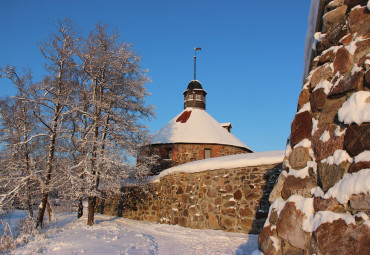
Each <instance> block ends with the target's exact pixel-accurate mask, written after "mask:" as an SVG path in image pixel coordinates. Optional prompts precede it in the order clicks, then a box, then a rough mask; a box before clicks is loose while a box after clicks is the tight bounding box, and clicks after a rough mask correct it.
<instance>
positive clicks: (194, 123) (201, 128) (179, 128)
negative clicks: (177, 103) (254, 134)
mask: <svg viewBox="0 0 370 255" xmlns="http://www.w3.org/2000/svg"><path fill="white" fill-rule="evenodd" d="M186 112H187V114H186ZM189 112H191V113H190V116H189V117H188V118H186V117H187V116H186V115H189ZM183 114H184V115H183ZM180 117H184V118H183V121H181V120H179V118H180ZM185 119H186V120H185ZM151 143H152V144H163V143H208V144H224V145H232V146H237V147H242V148H246V149H248V150H251V149H250V148H249V147H248V146H247V145H245V144H244V143H243V142H242V141H240V140H239V139H238V138H236V137H235V136H234V135H233V134H231V133H229V132H228V131H227V130H226V129H225V128H223V127H222V126H221V125H220V123H218V122H217V121H216V120H215V119H214V118H212V117H211V115H209V114H208V113H207V112H206V111H205V110H202V109H198V108H190V107H188V108H186V109H184V110H183V111H182V112H181V113H180V114H179V115H177V116H176V117H175V118H173V119H172V120H171V121H170V122H168V123H167V125H165V126H164V127H162V128H161V129H160V130H158V131H157V132H156V133H155V134H154V135H153V138H152V139H151ZM251 151H252V150H251Z"/></svg>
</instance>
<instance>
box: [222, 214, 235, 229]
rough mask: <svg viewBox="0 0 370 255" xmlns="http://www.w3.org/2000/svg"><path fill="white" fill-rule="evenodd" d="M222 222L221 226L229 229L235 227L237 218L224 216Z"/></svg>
mask: <svg viewBox="0 0 370 255" xmlns="http://www.w3.org/2000/svg"><path fill="white" fill-rule="evenodd" d="M221 224H222V225H221V226H222V227H223V228H224V229H226V230H227V229H230V228H233V227H235V225H236V221H235V218H232V217H227V216H224V217H222V220H221Z"/></svg>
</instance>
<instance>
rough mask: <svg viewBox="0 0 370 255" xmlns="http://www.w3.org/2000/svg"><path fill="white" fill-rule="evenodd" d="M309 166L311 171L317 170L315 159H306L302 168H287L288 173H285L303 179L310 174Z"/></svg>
mask: <svg viewBox="0 0 370 255" xmlns="http://www.w3.org/2000/svg"><path fill="white" fill-rule="evenodd" d="M310 168H312V169H313V171H314V172H315V173H316V171H317V164H316V162H315V161H308V162H307V165H306V167H304V168H302V169H298V170H296V169H289V173H288V174H287V176H288V175H292V176H294V177H296V178H301V179H304V178H306V177H308V176H310V172H309V170H310Z"/></svg>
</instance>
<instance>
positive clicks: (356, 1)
mask: <svg viewBox="0 0 370 255" xmlns="http://www.w3.org/2000/svg"><path fill="white" fill-rule="evenodd" d="M367 1H368V0H344V4H346V5H347V6H348V10H351V9H352V8H353V7H355V6H357V5H362V6H364V5H366V4H367Z"/></svg>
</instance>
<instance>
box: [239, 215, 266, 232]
mask: <svg viewBox="0 0 370 255" xmlns="http://www.w3.org/2000/svg"><path fill="white" fill-rule="evenodd" d="M252 225H253V220H252V219H247V218H243V219H241V220H240V226H241V228H242V230H243V231H244V232H249V231H250V230H251V229H252ZM260 230H261V229H260Z"/></svg>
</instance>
